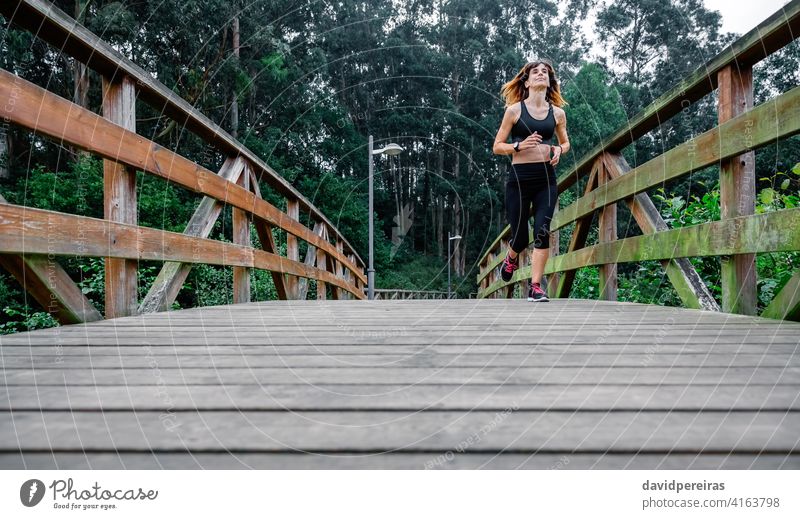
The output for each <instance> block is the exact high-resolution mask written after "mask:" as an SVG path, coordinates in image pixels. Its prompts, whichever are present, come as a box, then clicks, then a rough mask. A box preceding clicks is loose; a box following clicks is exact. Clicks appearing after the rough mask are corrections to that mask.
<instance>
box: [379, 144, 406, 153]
mask: <svg viewBox="0 0 800 519" xmlns="http://www.w3.org/2000/svg"><path fill="white" fill-rule="evenodd" d="M403 151H404V150H403V147H402V146H400V145H399V144H395V143H393V142H390V143H389V144H387V145H386V146H384V147H383V148H380V149H377V150H373V152H372V154H373V155H380V154H381V153H385V154H387V155H399V154H400V153H402V152H403Z"/></svg>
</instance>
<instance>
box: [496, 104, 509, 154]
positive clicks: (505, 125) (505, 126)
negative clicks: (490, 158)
mask: <svg viewBox="0 0 800 519" xmlns="http://www.w3.org/2000/svg"><path fill="white" fill-rule="evenodd" d="M512 126H514V113H513V110H512V107H511V106H509V107H508V108H506V113H505V114H503V122H502V123H500V129H499V130H497V136H495V138H494V146H492V152H493V153H494V154H495V155H512V154H513V153H514V145H513V144H510V143H508V142H506V141H507V140H508V136H509V135H511V127H512Z"/></svg>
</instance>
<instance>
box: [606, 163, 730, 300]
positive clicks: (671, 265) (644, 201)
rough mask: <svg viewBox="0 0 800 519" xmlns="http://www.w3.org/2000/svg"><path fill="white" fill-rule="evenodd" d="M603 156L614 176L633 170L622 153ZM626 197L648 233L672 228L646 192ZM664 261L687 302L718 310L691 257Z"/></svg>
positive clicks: (672, 281)
mask: <svg viewBox="0 0 800 519" xmlns="http://www.w3.org/2000/svg"><path fill="white" fill-rule="evenodd" d="M602 159H603V161H604V163H605V166H606V172H607V173H608V174H609V175H610V177H611V178H612V179H614V178H617V177H618V176H621V175H625V174H627V173H628V172H629V171H630V170H631V168H630V166H629V165H628V162H627V161H626V160H625V158H624V157H623V156H622V155H619V154H610V153H605V154H603V155H602ZM625 201H626V202H627V204H628V208H629V209H630V211H631V214H632V215H633V218H634V220H636V223H637V224H638V225H639V228H640V229H641V230H642V232H644V233H645V234H653V233H656V232H661V231H666V230H668V229H669V227H667V224H666V222H664V219H663V218H661V215H660V214H659V212H658V209H656V206H655V205H653V201H652V200H650V197H649V196H648V195H647V193H639V194H637V195H634V196H633V197H632V198H626V199H625ZM661 265H662V266H663V267H664V270H665V271H666V273H667V277H668V278H669V280H670V282H671V283H672V286H673V287H674V288H675V291H676V292H677V293H678V296H679V297H680V298H681V301H682V302H683V304H684V306H686V307H687V308H696V309H700V310H709V311H715V312H719V310H720V309H719V305H718V304H717V302H716V300H715V299H714V296H713V295H711V292H709V290H708V287H706V285H705V283H703V280H702V278H701V277H700V275H699V274H698V273H697V271H696V270H695V268H694V267H693V266H692V263H691V262H690V261H689V260H688V259H686V258H677V259H671V260H662V261H661Z"/></svg>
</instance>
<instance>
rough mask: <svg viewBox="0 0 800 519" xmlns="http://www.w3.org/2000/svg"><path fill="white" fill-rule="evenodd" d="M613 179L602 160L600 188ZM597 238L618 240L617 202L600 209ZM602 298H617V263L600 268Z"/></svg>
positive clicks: (608, 240) (606, 241)
mask: <svg viewBox="0 0 800 519" xmlns="http://www.w3.org/2000/svg"><path fill="white" fill-rule="evenodd" d="M611 180H612V177H611V175H609V174H608V172H607V171H606V166H605V162H604V161H602V160H601V161H600V164H598V168H597V184H598V189H602V186H604V185H605V184H608V183H609V182H610V181H611ZM597 239H598V241H599V242H600V243H610V242H613V241H617V204H608V205H607V206H604V207H603V208H602V209H600V214H598V219H597ZM598 274H599V281H600V282H599V285H600V286H599V292H600V294H599V295H600V299H603V300H605V301H616V300H617V264H616V263H606V264H604V265H600V269H599V272H598Z"/></svg>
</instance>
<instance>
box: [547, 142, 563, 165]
mask: <svg viewBox="0 0 800 519" xmlns="http://www.w3.org/2000/svg"><path fill="white" fill-rule="evenodd" d="M550 153H551V155H552V157H551V159H550V164H552V165H553V166H555V165H556V164H558V161H559V160H561V146H550Z"/></svg>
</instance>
